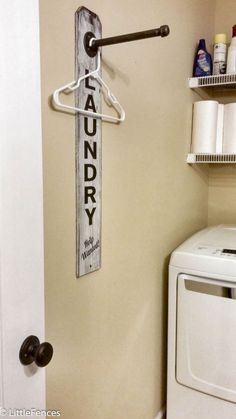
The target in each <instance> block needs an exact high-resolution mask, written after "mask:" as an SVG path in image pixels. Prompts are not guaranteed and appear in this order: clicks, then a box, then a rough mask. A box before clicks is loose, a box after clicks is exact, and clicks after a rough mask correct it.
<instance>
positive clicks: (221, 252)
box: [195, 245, 236, 260]
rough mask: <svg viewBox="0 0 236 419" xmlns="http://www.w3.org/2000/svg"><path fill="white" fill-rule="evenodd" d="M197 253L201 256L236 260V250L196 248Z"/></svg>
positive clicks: (207, 247) (212, 247) (211, 247)
mask: <svg viewBox="0 0 236 419" xmlns="http://www.w3.org/2000/svg"><path fill="white" fill-rule="evenodd" d="M195 253H199V254H200V255H206V256H216V257H224V258H232V259H235V260H236V249H224V248H220V247H214V246H207V245H206V246H205V245H202V246H199V245H198V246H196V248H195Z"/></svg>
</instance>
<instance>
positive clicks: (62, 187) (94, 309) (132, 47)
mask: <svg viewBox="0 0 236 419" xmlns="http://www.w3.org/2000/svg"><path fill="white" fill-rule="evenodd" d="M214 3H215V2H214V0H212V1H208V2H206V1H205V0H188V1H186V0H171V1H169V2H167V1H166V0H149V1H148V4H147V1H146V0H138V1H132V0H128V1H127V0H120V1H119V2H116V1H114V0H93V1H92V0H90V1H88V0H87V1H84V5H85V6H87V7H88V8H90V9H92V10H93V11H95V12H96V13H98V14H99V16H100V18H101V21H102V23H103V36H109V35H115V34H120V33H125V32H130V31H139V30H142V29H148V28H152V27H156V26H159V25H160V24H164V23H167V24H169V25H170V28H171V35H170V36H169V37H168V38H166V39H160V38H158V39H151V40H146V41H140V42H137V43H129V44H126V45H117V46H112V47H107V48H104V51H103V75H104V79H105V80H106V81H107V82H108V84H109V85H110V86H111V87H112V90H113V91H114V93H115V94H116V95H117V96H118V98H119V99H120V101H121V103H122V104H123V106H124V108H125V110H126V113H127V119H126V121H125V122H124V123H123V124H122V125H120V126H114V125H112V124H106V123H104V124H103V233H102V259H103V263H102V269H101V270H100V271H98V272H96V273H93V274H90V275H88V276H85V277H83V278H81V279H76V278H75V169H74V168H75V163H74V160H75V147H74V142H75V140H74V118H73V117H72V116H69V115H66V114H64V113H59V112H55V111H53V110H52V109H51V108H50V105H49V103H50V100H49V98H50V95H51V93H52V92H53V90H54V89H55V88H57V87H59V86H61V85H62V84H64V83H67V82H69V81H70V80H72V79H73V77H74V75H73V74H74V12H75V10H76V9H77V7H78V6H79V5H80V4H79V3H78V1H75V0H40V13H41V45H42V99H43V140H44V191H45V275H46V329H47V338H48V340H50V341H51V342H52V343H53V345H54V348H55V356H54V359H53V362H52V363H51V365H49V366H48V368H47V400H48V407H50V408H58V409H59V408H60V409H62V411H63V418H65V419H153V418H154V416H155V415H156V414H157V412H158V410H159V409H160V408H161V406H162V405H163V404H164V402H165V377H166V356H165V352H166V311H167V265H168V257H169V255H170V253H171V252H172V250H173V249H174V248H175V247H176V246H177V245H178V244H179V243H180V242H182V241H183V240H184V239H185V238H186V237H188V236H189V235H191V234H192V233H193V232H194V231H196V230H198V229H200V228H202V227H204V226H205V225H206V224H207V192H208V188H207V186H208V185H207V183H208V176H207V172H205V171H204V170H203V169H202V168H192V167H190V166H188V165H187V164H186V163H185V156H186V153H187V152H188V149H189V142H190V131H191V108H192V101H193V99H194V98H193V93H192V92H191V91H190V90H189V89H188V88H187V84H186V80H187V77H188V76H189V75H190V74H191V71H192V61H193V52H194V49H195V45H196V41H197V40H198V39H199V38H200V37H202V36H203V37H206V38H207V39H211V38H212V36H213V26H214V13H213V11H214ZM202 10H204V19H203V15H202ZM206 22H207V25H206Z"/></svg>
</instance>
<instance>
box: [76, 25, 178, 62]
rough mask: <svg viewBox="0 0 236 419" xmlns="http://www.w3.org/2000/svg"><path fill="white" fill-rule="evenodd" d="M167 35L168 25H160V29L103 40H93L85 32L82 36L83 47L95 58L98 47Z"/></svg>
mask: <svg viewBox="0 0 236 419" xmlns="http://www.w3.org/2000/svg"><path fill="white" fill-rule="evenodd" d="M169 33H170V28H169V26H168V25H162V26H160V28H155V29H149V30H146V31H142V32H134V33H129V34H125V35H119V36H112V37H110V38H103V39H93V38H95V37H94V36H93V34H92V33H91V32H87V33H86V34H85V36H84V47H85V50H86V52H87V54H88V55H89V56H90V57H95V55H96V54H97V50H98V48H99V47H104V46H107V45H114V44H120V43H123V42H131V41H138V40H140V39H147V38H153V37H155V36H161V37H162V38H163V37H166V36H168V35H169Z"/></svg>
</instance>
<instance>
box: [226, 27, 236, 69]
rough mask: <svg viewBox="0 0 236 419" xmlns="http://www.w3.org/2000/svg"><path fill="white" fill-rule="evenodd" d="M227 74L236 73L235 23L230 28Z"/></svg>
mask: <svg viewBox="0 0 236 419" xmlns="http://www.w3.org/2000/svg"><path fill="white" fill-rule="evenodd" d="M227 74H236V25H234V26H233V28H232V40H231V44H230V47H229V49H228V58H227Z"/></svg>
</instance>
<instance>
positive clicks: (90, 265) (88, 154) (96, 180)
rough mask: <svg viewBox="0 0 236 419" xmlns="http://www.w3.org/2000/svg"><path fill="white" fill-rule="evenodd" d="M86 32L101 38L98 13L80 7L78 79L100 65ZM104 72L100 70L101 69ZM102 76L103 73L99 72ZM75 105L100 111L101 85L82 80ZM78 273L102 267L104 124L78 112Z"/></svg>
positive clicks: (76, 77)
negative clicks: (89, 48)
mask: <svg viewBox="0 0 236 419" xmlns="http://www.w3.org/2000/svg"><path fill="white" fill-rule="evenodd" d="M87 32H91V33H92V34H94V37H96V38H101V35H102V33H101V32H102V26H101V22H100V20H99V18H98V16H97V15H96V14H94V13H93V12H91V11H90V10H88V9H86V8H85V7H81V8H79V9H78V10H77V12H76V14H75V33H76V37H75V79H76V80H78V78H79V77H81V76H83V75H84V74H87V73H90V72H91V71H93V70H95V69H96V68H97V55H95V56H94V57H90V56H89V55H88V54H87V52H86V51H85V48H84V35H85V34H86V33H87ZM100 71H101V70H100ZM100 75H101V74H100ZM75 104H76V107H79V108H82V109H84V110H88V111H93V112H96V113H101V94H100V87H99V84H98V83H97V82H96V80H95V79H93V78H92V77H90V78H87V79H85V80H83V81H82V82H81V84H80V87H79V89H77V91H76V93H75ZM75 122H76V275H77V277H80V276H82V275H85V274H87V273H89V272H93V271H95V270H97V269H99V268H100V267H101V216H102V207H101V194H102V144H101V140H102V124H101V119H100V118H93V117H91V116H85V115H82V114H80V113H77V114H76V121H75Z"/></svg>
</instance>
